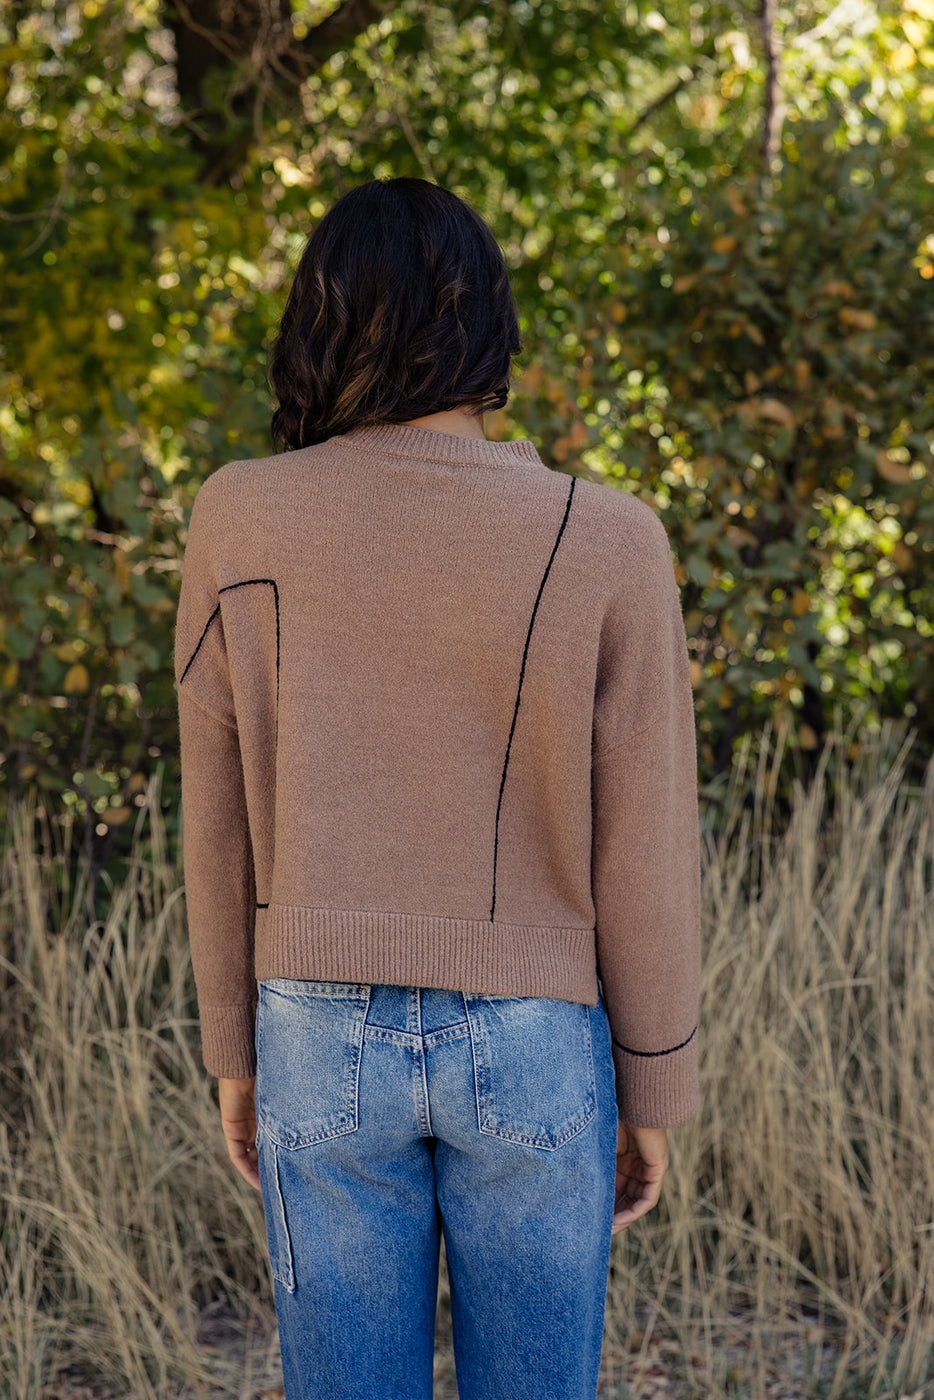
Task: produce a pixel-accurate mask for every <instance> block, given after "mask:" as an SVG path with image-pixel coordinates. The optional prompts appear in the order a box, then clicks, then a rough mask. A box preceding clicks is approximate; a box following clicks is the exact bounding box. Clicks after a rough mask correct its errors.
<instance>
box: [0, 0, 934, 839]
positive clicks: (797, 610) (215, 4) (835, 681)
mask: <svg viewBox="0 0 934 1400" xmlns="http://www.w3.org/2000/svg"><path fill="white" fill-rule="evenodd" d="M844 8H845V7H843V6H830V5H827V4H825V5H818V4H813V5H803V6H802V5H796V6H794V7H790V6H782V5H781V4H776V5H775V6H774V8H773V7H772V6H771V5H770V6H769V7H768V9H767V12H765V11H763V15H760V7H759V6H758V4H757V5H756V6H755V7H752V8H750V9H748V10H747V11H746V12H745V13H742V12H740V11H738V10H737V7H736V6H735V5H734V4H732V3H729V4H728V3H726V0H715V2H714V3H713V4H710V5H697V4H693V3H691V0H680V3H678V4H675V5H671V6H666V7H665V15H664V16H663V15H662V14H660V13H659V12H657V11H651V10H646V9H641V8H640V7H637V6H635V5H629V4H622V3H621V4H620V5H618V6H611V7H607V6H606V5H604V4H602V3H597V0H583V2H582V3H580V4H575V5H574V6H570V4H569V3H567V0H525V2H524V3H514V4H507V3H505V0H492V2H491V3H464V4H463V5H461V6H460V7H458V8H456V9H455V8H453V7H451V8H449V7H442V6H432V5H429V4H426V3H424V0H400V3H397V4H392V5H390V4H382V5H377V4H368V3H364V0H356V3H344V4H338V5H336V6H335V5H334V4H321V3H300V0H293V3H291V4H289V3H287V0H209V3H205V4H202V5H198V6H193V5H192V6H189V5H188V4H186V3H178V4H176V5H175V6H174V7H172V6H169V5H165V6H164V7H160V6H159V5H158V4H157V3H156V0H130V3H119V4H118V3H113V2H111V0H81V3H80V4H79V3H73V4H69V5H65V4H64V3H61V2H60V0H51V3H49V4H48V5H44V6H42V7H36V6H28V5H26V4H19V5H17V6H14V7H12V8H11V9H10V11H9V12H8V18H7V19H6V21H5V24H6V28H4V29H0V56H2V63H0V71H2V74H3V78H2V79H0V81H3V82H4V84H5V91H4V94H3V95H4V99H5V101H4V112H3V115H2V116H0V142H2V145H3V148H4V153H5V158H4V161H3V165H2V169H0V182H2V183H0V189H2V191H3V197H2V218H0V260H2V261H0V266H2V273H3V279H4V286H5V296H4V298H3V301H2V305H0V342H2V346H3V368H2V370H0V374H2V385H0V402H2V403H4V404H5V405H6V407H4V408H0V433H2V450H3V458H2V461H0V519H2V520H3V542H2V551H3V563H4V566H5V567H4V573H3V579H4V582H3V584H2V586H0V587H2V603H3V617H4V629H3V634H2V636H0V686H2V688H3V696H4V702H5V703H4V711H3V719H2V738H0V751H2V752H3V754H4V760H5V761H4V763H3V765H2V767H0V772H2V773H3V774H4V775H5V776H6V779H7V786H8V790H13V791H15V790H17V789H18V788H21V787H22V786H23V785H24V784H31V783H33V782H37V783H38V784H39V785H40V787H41V788H42V789H43V790H44V791H46V792H47V793H49V794H56V795H60V796H61V798H62V800H64V801H66V802H68V803H71V804H72V805H73V806H75V807H76V808H77V809H78V810H79V811H81V812H82V813H84V814H85V815H86V818H87V827H86V830H87V841H88V844H89V846H90V845H93V846H94V847H95V849H96V850H97V854H98V855H99V856H100V858H104V857H105V856H106V854H107V852H108V851H109V850H110V849H112V848H113V847H114V844H115V843H116V844H118V845H119V843H120V842H121V841H122V839H123V837H122V833H123V832H125V831H127V829H128V825H129V818H130V816H131V815H132V810H133V804H134V801H136V800H137V799H138V798H139V797H140V794H141V792H142V790H143V788H144V786H145V783H146V777H147V773H148V771H149V770H150V768H151V767H152V766H153V765H154V764H159V763H166V764H168V765H169V767H170V769H172V770H173V772H174V763H175V715H174V686H173V679H172V671H171V660H170V657H171V642H172V629H173V621H174V609H175V598H176V592H177V584H178V577H179V562H180V555H181V551H182V547H183V543H184V526H185V519H186V515H187V511H188V509H189V508H190V504H191V500H192V498H193V495H194V492H195V490H196V489H197V485H198V483H199V482H200V481H201V480H202V479H203V477H204V476H205V475H206V473H207V472H208V471H210V470H212V469H213V468H215V467H216V466H218V465H220V464H221V463H222V462H223V461H224V460H227V459H229V458H231V457H243V456H249V455H253V454H256V453H259V452H263V451H266V450H267V447H268V436H267V428H268V416H269V408H270V405H269V402H268V396H267V392H266V389H265V383H264V380H265V356H266V351H267V348H268V337H269V333H270V328H271V327H273V326H274V325H275V322H276V320H277V316H278V312H279V309H280V307H281V304H282V297H283V290H284V287H285V284H286V283H287V280H288V276H289V271H290V268H291V267H292V266H293V265H294V261H295V258H296V255H297V252H298V250H299V248H300V246H301V243H302V241H303V238H304V236H305V235H306V233H307V231H308V228H309V225H310V221H311V219H313V218H315V217H317V216H319V215H320V214H321V213H322V212H323V211H324V209H325V208H326V207H327V204H328V202H329V201H330V200H331V199H332V198H333V197H334V196H335V195H337V194H339V193H341V192H342V191H343V190H344V189H346V188H348V187H349V186H350V185H351V184H353V183H355V182H357V181H359V180H361V179H364V178H368V177H370V176H372V175H385V174H389V173H407V174H422V175H425V176H427V177H428V178H433V179H437V180H439V181H441V182H442V183H445V184H447V185H449V186H451V187H453V188H455V189H457V190H458V191H459V192H461V193H463V194H464V195H465V196H466V197H467V198H469V199H471V200H472V202H474V203H475V204H476V205H477V206H478V207H479V208H480V210H481V212H482V213H483V214H484V215H485V216H486V217H487V218H488V220H489V221H490V222H491V224H492V225H493V227H494V229H495V230H496V232H497V234H498V236H499V238H500V240H501V242H502V244H503V246H504V249H505V251H506V254H507V258H508V260H509V262H510V266H511V268H512V272H513V277H514V285H515V288H516V293H517V299H518V301H519V304H520V308H521V309H522V312H523V328H524V338H525V346H526V349H525V354H524V357H523V360H522V362H521V365H520V372H519V376H518V380H517V393H516V397H515V402H514V405H513V406H512V408H511V410H510V411H509V412H508V413H504V414H502V415H500V416H499V418H498V420H497V421H496V422H495V423H494V424H493V425H492V427H493V428H494V430H495V431H496V432H498V433H500V434H510V435H526V434H527V435H531V436H533V437H534V438H535V440H536V441H537V442H538V444H539V446H540V448H541V450H542V451H543V453H544V454H545V456H546V460H548V461H549V462H550V463H551V464H552V465H553V466H555V467H556V468H559V469H563V470H574V471H579V472H585V473H592V474H595V475H597V476H599V477H600V478H601V479H604V480H607V481H608V482H609V483H610V484H611V485H612V486H616V487H619V488H622V489H627V490H636V491H638V492H640V494H643V495H644V496H645V497H646V499H648V500H649V501H650V502H652V504H654V505H655V506H656V508H658V509H660V510H661V511H662V513H663V515H664V517H665V520H666V524H667V525H668V526H669V529H670V531H671V535H672V540H673V545H674V548H675V553H676V556H677V559H678V566H679V571H680V574H681V577H682V579H683V586H684V601H685V604H686V608H687V614H688V626H689V632H690V633H691V636H692V640H693V643H694V652H693V654H694V661H695V678H696V681H697V697H698V710H699V719H700V724H701V731H702V739H703V744H702V751H703V761H704V768H705V772H706V773H707V774H708V775H709V774H710V773H712V772H713V771H715V770H716V769H717V768H718V767H721V766H722V765H723V764H724V763H725V762H726V761H727V759H728V755H729V751H730V747H731V745H732V744H733V743H734V742H735V740H736V738H737V736H739V735H740V734H742V733H743V732H744V731H746V730H748V729H755V728H756V727H758V726H760V725H761V723H762V722H763V720H764V719H765V718H766V717H773V716H774V715H775V713H776V711H783V712H784V713H785V714H786V715H787V718H788V720H789V722H790V723H791V724H792V726H793V733H794V736H795V741H796V742H797V743H798V744H801V745H807V744H810V743H812V742H816V739H817V738H818V737H819V735H820V732H821V728H822V727H823V725H824V724H825V723H826V718H827V716H828V714H829V713H830V712H831V708H832V707H833V706H834V705H837V704H840V705H842V706H843V707H844V709H845V710H847V712H850V711H852V710H853V707H854V705H856V706H858V705H863V706H865V705H867V704H869V705H870V706H871V707H874V709H875V711H876V712H877V713H888V712H891V711H893V710H899V711H902V710H907V711H908V712H909V713H912V714H913V717H914V719H915V722H916V723H917V724H919V725H920V726H922V727H923V726H925V725H927V726H928V732H929V729H930V725H931V724H932V720H931V718H930V715H931V713H932V707H931V706H930V692H929V688H928V687H929V684H930V682H929V680H928V676H929V674H930V646H931V641H930V639H931V626H932V619H931V603H930V587H929V584H928V582H927V580H928V577H929V573H930V530H929V524H930V518H931V508H932V507H931V480H930V464H931V436H932V423H931V416H930V409H929V404H928V401H927V398H926V396H925V393H924V385H925V383H926V382H929V380H930V375H931V368H932V363H931V362H932V333H931V332H932V312H931V298H930V290H931V286H932V276H934V242H932V237H934V234H932V227H931V214H930V212H929V206H930V203H931V201H930V198H929V189H928V177H927V171H928V170H929V169H930V167H931V164H932V162H931V157H930V149H931V123H932V115H934V112H932V92H934V87H932V85H931V80H930V67H931V64H932V59H934V43H932V38H931V30H932V20H934V9H932V5H931V0H905V3H903V4H901V5H897V4H880V5H879V6H878V7H877V9H875V10H872V9H871V8H870V7H869V6H868V4H867V8H866V10H865V12H863V13H864V17H865V23H864V24H863V26H862V27H860V24H859V23H857V24H855V26H854V25H853V24H852V23H851V21H850V20H847V21H846V24H847V25H849V27H848V28H847V27H846V26H845V25H844V23H843V20H845V19H846V16H842V11H843V10H844ZM849 14H850V10H847V15H849ZM194 16H197V18H196V19H195V18H194ZM763 16H764V18H765V21H766V22H767V23H766V28H765V29H763V25H762V19H763ZM764 37H765V38H766V39H767V40H768V43H767V44H765V45H764V43H763V39H764ZM767 48H770V49H771V50H772V58H771V60H770V61H767V58H766V49H767ZM769 93H771V98H770V100H769V101H768V102H767V101H766V98H767V96H768V94H769ZM455 99H456V100H455ZM769 107H770V110H771V112H772V118H771V125H770V126H769V128H768V131H767V130H766V124H765V115H764V114H765V112H766V110H767V108H769ZM783 109H784V111H785V116H784V118H783V117H782V110H783ZM763 145H764V147H765V151H766V158H765V159H764V158H763ZM776 152H778V153H779V154H778V155H777V156H776ZM789 624H790V625H789ZM165 790H166V791H167V792H168V793H170V794H171V793H172V792H173V791H174V790H175V787H174V784H173V783H172V782H171V781H170V782H168V783H167V784H166V785H165Z"/></svg>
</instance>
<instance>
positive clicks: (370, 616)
mask: <svg viewBox="0 0 934 1400" xmlns="http://www.w3.org/2000/svg"><path fill="white" fill-rule="evenodd" d="M176 680H177V682H178V698H179V714H180V725H181V744H182V796H183V809H184V861H185V876H186V889H187V901H188V917H189V927H190V933H191V949H192V958H193V962H194V970H195V977H196V982H197V988H198V1000H199V1007H200V1015H201V1025H202V1040H203V1048H204V1059H205V1064H206V1065H207V1067H208V1069H209V1070H211V1071H212V1072H213V1073H214V1074H218V1075H224V1076H227V1077H247V1076H249V1075H251V1074H252V1073H253V1072H254V1066H255V1057H254V1051H253V1022H254V1008H255V1003H256V979H263V978H267V977H297V978H317V979H321V980H326V981H346V982H361V983H381V982H390V983H399V984H402V985H415V986H423V987H447V988H452V989H454V990H459V991H464V992H478V993H483V992H486V993H490V994H498V995H511V996H537V997H560V998H564V999H566V1000H570V1001H579V1002H586V1003H589V1004H591V1005H593V1004H595V1003H596V1000H597V995H598V980H597V979H598V977H599V978H600V981H601V983H602V988H603V993H604V997H605V1000H606V1005H607V1009H608V1012H609V1017H610V1024H611V1027H612V1032H613V1041H614V1056H615V1062H616V1073H617V1091H618V1101H619V1109H620V1116H621V1117H622V1118H623V1119H624V1120H626V1121H628V1122H630V1123H633V1124H638V1125H641V1126H645V1127H665V1126H668V1125H671V1124H674V1123H678V1122H681V1121H682V1120H684V1119H686V1118H688V1117H690V1116H691V1114H692V1113H693V1112H694V1111H695V1109H696V1106H697V1032H696V1026H697V1005H698V972H699V966H698V965H699V916H698V903H699V901H698V884H699V859H698V824H697V795H696V773H695V754H694V722H693V708H692V697H691V688H690V682H689V668H688V659H687V651H686V646H685V638H684V628H683V624H682V620H681V613H680V609H679V603H678V595H677V589H676V585H675V580H674V573H673V570H672V566H671V560H670V555H669V550H668V542H667V538H666V535H665V532H664V529H663V528H662V526H661V524H660V523H659V521H658V520H657V518H656V517H655V515H654V514H653V513H652V511H651V510H650V509H649V508H648V507H647V506H645V505H643V504H642V503H640V502H639V501H637V500H636V499H635V498H634V497H633V496H630V495H627V494H625V493H623V492H617V491H612V490H608V489H607V488H605V487H601V486H597V485H595V484H593V483H589V482H586V481H582V480H576V479H574V478H572V477H568V476H563V475H559V474H557V473H555V472H552V471H549V470H548V469H547V468H546V467H545V466H544V464H543V463H542V461H541V459H540V458H539V457H538V454H537V453H536V451H535V448H534V447H533V446H532V444H531V443H529V442H502V443H500V442H484V441H481V440H479V439H473V438H460V437H452V436H450V435H448V434H446V433H438V432H433V431H429V430H427V429H424V428H413V427H407V426H404V425H386V426H380V427H376V428H363V429H358V430H357V431H355V432H352V433H349V434H347V435H346V436H344V437H337V438H332V439H331V440H330V441H328V442H326V443H324V444H322V445H319V446H316V447H310V448H305V449H302V450H301V451H297V452H289V453H285V454H282V455H280V456H276V457H271V458H268V459H263V460H258V461H247V462H234V463H231V464H230V465H229V466H226V467H223V468H222V469H221V470H220V471H218V472H215V473H214V474H213V475H212V476H211V477H210V478H209V479H208V480H207V481H206V482H205V483H204V485H203V486H202V488H201V490H200V491H199V493H198V497H197V500H196V502H195V507H194V510H193V512H192V517H191V525H190V529H189V533H188V544H187V549H186V553H185V567H184V579H183V584H182V593H181V601H180V605H179V612H178V626H177V635H176Z"/></svg>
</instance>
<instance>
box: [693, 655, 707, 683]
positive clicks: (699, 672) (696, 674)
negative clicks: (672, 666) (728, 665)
mask: <svg viewBox="0 0 934 1400" xmlns="http://www.w3.org/2000/svg"><path fill="white" fill-rule="evenodd" d="M703 679H704V668H703V666H702V665H701V664H700V662H699V661H698V660H696V659H695V658H692V659H691V685H692V687H693V689H694V690H697V688H698V686H699V685H700V683H701V681H702V680H703Z"/></svg>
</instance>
